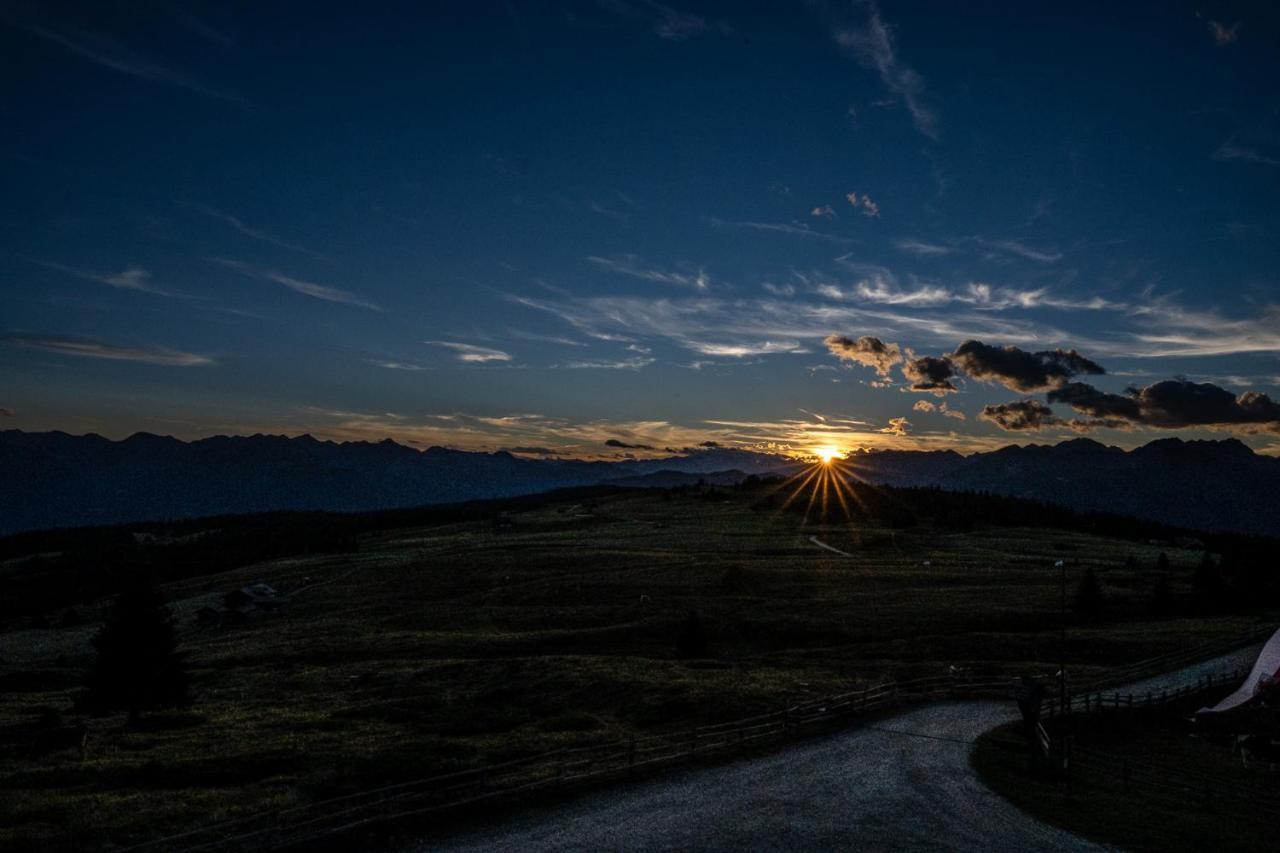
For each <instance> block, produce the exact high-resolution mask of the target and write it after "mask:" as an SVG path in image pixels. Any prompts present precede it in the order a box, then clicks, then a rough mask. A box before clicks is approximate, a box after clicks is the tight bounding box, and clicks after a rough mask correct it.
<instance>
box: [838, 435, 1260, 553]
mask: <svg viewBox="0 0 1280 853" xmlns="http://www.w3.org/2000/svg"><path fill="white" fill-rule="evenodd" d="M926 457H928V458H926ZM850 464H851V465H852V467H853V469H854V470H855V471H856V472H857V473H858V476H859V477H861V478H862V479H865V480H867V481H869V482H873V483H887V484H889V485H900V486H938V487H940V488H944V489H948V490H951V491H987V492H994V493H997V494H1002V495H1010V496H1012V497H1021V498H1033V499H1036V500H1041V501H1049V502H1053V503H1058V504H1063V505H1065V506H1069V507H1071V508H1073V509H1077V510H1093V511H1102V512H1112V513H1118V514H1121V515H1132V516H1137V517H1139V518H1147V519H1151V520H1153V521H1160V522H1164V523H1166V524H1173V525H1178V526H1183V527H1191V528H1197V529H1201V530H1213V531H1232V532H1238V533H1259V534H1269V535H1276V534H1280V459H1277V458H1275V457H1271V456H1260V455H1258V454H1256V453H1254V452H1253V451H1252V450H1251V449H1250V448H1249V447H1248V445H1246V444H1244V443H1242V442H1240V441H1238V440H1237V439H1234V438H1229V439H1225V440H1222V441H1183V440H1181V439H1178V438H1162V439H1158V440H1156V441H1152V442H1151V443H1149V444H1146V445H1144V446H1142V447H1138V448H1135V449H1134V450H1130V451H1127V452H1126V451H1124V450H1122V449H1120V448H1118V447H1108V446H1106V445H1103V444H1100V443H1098V442H1096V441H1093V440H1091V439H1087V438H1078V439H1075V440H1073V441H1064V442H1062V443H1061V444H1056V445H1037V444H1032V445H1027V446H1021V447H1019V446H1016V445H1010V446H1008V447H1002V448H1000V449H999V450H994V451H991V452H989V453H975V454H973V455H971V456H961V455H959V454H951V453H946V452H944V453H917V452H912V451H883V452H873V453H861V454H855V455H854V456H853V457H852V459H851V460H850Z"/></svg>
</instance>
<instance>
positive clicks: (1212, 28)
mask: <svg viewBox="0 0 1280 853" xmlns="http://www.w3.org/2000/svg"><path fill="white" fill-rule="evenodd" d="M1208 27H1209V36H1210V38H1212V39H1213V43H1214V44H1216V45H1217V46H1218V47H1226V46H1227V45H1229V44H1233V43H1234V42H1235V41H1236V40H1237V39H1239V38H1240V22H1239V21H1237V22H1236V23H1234V24H1232V25H1231V26H1227V25H1226V24H1224V23H1221V22H1220V21H1209V23H1208Z"/></svg>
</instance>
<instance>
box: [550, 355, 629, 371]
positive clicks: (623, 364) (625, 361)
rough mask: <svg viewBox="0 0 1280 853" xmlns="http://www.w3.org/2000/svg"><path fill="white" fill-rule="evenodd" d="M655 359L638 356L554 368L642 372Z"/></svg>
mask: <svg viewBox="0 0 1280 853" xmlns="http://www.w3.org/2000/svg"><path fill="white" fill-rule="evenodd" d="M653 362H654V359H653V358H651V357H649V356H644V355H638V356H633V357H632V358H621V359H607V358H603V359H583V360H579V361H565V362H561V363H560V364H556V365H553V367H559V368H564V369H566V370H640V369H641V368H643V367H648V366H649V365H651V364H653Z"/></svg>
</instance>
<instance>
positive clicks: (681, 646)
mask: <svg viewBox="0 0 1280 853" xmlns="http://www.w3.org/2000/svg"><path fill="white" fill-rule="evenodd" d="M676 651H677V652H679V653H680V657H682V658H702V657H706V656H707V632H706V629H705V628H703V626H702V619H701V618H700V617H699V616H698V611H696V610H690V611H689V616H688V618H686V619H685V620H684V625H682V626H681V627H680V634H679V636H677V637H676Z"/></svg>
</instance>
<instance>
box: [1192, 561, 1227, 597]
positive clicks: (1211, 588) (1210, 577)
mask: <svg viewBox="0 0 1280 853" xmlns="http://www.w3.org/2000/svg"><path fill="white" fill-rule="evenodd" d="M1192 583H1194V584H1195V587H1196V589H1197V590H1198V591H1199V592H1201V593H1208V594H1212V595H1216V594H1217V593H1218V592H1219V590H1220V588H1221V586H1222V576H1221V575H1220V574H1219V573H1218V564H1217V563H1215V562H1214V561H1213V555H1212V554H1210V553H1209V552H1208V551H1205V552H1204V556H1203V557H1201V558H1200V564H1199V565H1198V566H1196V572H1195V575H1194V576H1193V577H1192Z"/></svg>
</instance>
